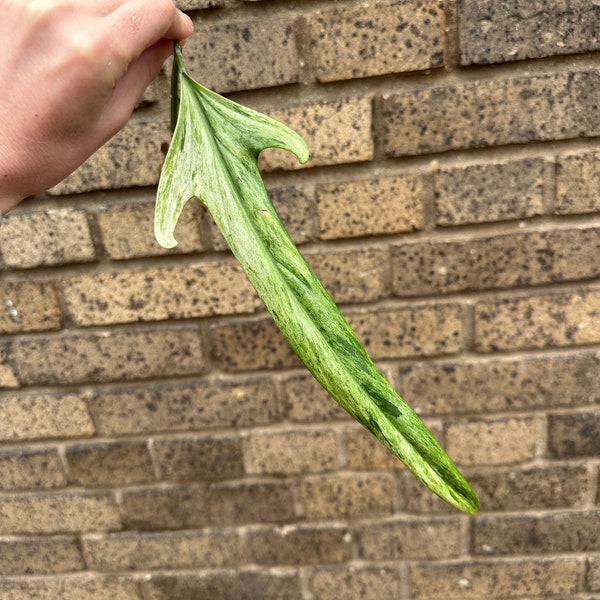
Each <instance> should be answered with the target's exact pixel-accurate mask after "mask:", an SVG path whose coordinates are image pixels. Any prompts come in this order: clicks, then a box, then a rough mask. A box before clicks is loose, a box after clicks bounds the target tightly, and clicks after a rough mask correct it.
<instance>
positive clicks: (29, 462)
mask: <svg viewBox="0 0 600 600" xmlns="http://www.w3.org/2000/svg"><path fill="white" fill-rule="evenodd" d="M66 484H67V476H66V474H65V471H64V469H63V466H62V463H61V460H60V458H59V456H58V452H57V451H56V449H41V450H38V449H36V450H32V449H22V448H11V449H6V450H0V490H27V489H33V490H35V489H38V490H44V489H51V488H58V487H62V486H65V485H66ZM0 562H1V561H0Z"/></svg>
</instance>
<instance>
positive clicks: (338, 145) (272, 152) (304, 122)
mask: <svg viewBox="0 0 600 600" xmlns="http://www.w3.org/2000/svg"><path fill="white" fill-rule="evenodd" d="M269 115H270V116H271V117H273V118H275V119H278V120H279V121H282V122H283V123H285V124H286V125H287V126H288V127H291V128H292V129H293V130H294V131H297V132H298V133H299V134H300V135H301V136H302V137H303V138H304V139H305V140H306V143H307V144H308V148H309V150H310V156H311V158H310V159H309V160H308V162H307V163H306V164H305V165H301V164H300V163H299V162H298V160H297V159H296V157H295V156H293V155H291V154H290V153H289V152H285V151H284V150H277V149H269V150H265V151H264V152H263V153H262V154H261V156H260V160H259V165H260V166H261V168H263V169H265V170H266V171H273V170H276V169H286V170H293V169H300V168H306V167H321V166H325V165H337V164H346V163H356V162H363V161H368V160H372V158H373V156H374V144H373V139H372V137H371V128H372V120H373V115H372V108H371V98H347V99H341V100H335V101H326V102H320V103H314V104H307V105H305V106H293V107H290V108H283V109H279V110H273V111H269Z"/></svg>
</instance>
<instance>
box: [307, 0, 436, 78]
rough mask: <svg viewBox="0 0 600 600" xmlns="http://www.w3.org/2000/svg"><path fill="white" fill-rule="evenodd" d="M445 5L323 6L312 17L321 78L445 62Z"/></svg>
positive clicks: (366, 74)
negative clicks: (323, 7) (333, 7)
mask: <svg viewBox="0 0 600 600" xmlns="http://www.w3.org/2000/svg"><path fill="white" fill-rule="evenodd" d="M443 16H444V13H443V9H442V4H441V3H440V2H438V1H437V0H426V1H425V2H419V3H417V4H415V3H414V2H407V1H405V0H403V1H401V2H392V3H390V4H387V3H386V4H382V3H378V4H377V5H368V4H367V5H363V6H357V7H350V8H345V9H334V10H331V9H330V10H322V11H318V12H316V13H315V14H314V15H311V16H310V17H309V28H310V35H311V49H312V53H313V56H314V58H315V70H316V75H317V79H318V80H319V81H335V80H338V79H355V78H358V77H372V76H376V75H386V74H388V73H401V72H405V71H421V70H425V69H430V68H433V67H440V66H441V65H442V64H443V62H444V29H443V27H444V21H443Z"/></svg>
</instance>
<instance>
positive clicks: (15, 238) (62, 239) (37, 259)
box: [0, 209, 96, 269]
mask: <svg viewBox="0 0 600 600" xmlns="http://www.w3.org/2000/svg"><path fill="white" fill-rule="evenodd" d="M0 252H1V254H2V259H3V260H4V263H5V265H6V266H7V267H12V268H15V269H32V268H34V267H52V266H57V265H64V264H68V263H85V262H90V261H93V260H94V259H95V258H96V251H95V249H94V244H93V241H92V237H91V233H90V228H89V225H88V221H87V217H86V214H85V212H84V211H81V210H72V209H54V210H47V211H43V212H42V211H36V212H23V213H13V214H10V215H8V216H7V217H5V218H3V219H2V228H1V229H0Z"/></svg>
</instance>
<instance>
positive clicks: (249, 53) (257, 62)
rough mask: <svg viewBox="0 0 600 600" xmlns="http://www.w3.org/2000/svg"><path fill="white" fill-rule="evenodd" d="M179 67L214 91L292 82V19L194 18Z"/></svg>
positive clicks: (295, 77) (294, 74)
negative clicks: (183, 66)
mask: <svg viewBox="0 0 600 600" xmlns="http://www.w3.org/2000/svg"><path fill="white" fill-rule="evenodd" d="M185 63H186V68H187V69H188V70H189V71H190V74H191V75H192V76H193V77H196V79H197V80H198V81H200V82H202V85H205V86H207V87H209V88H210V89H213V90H215V91H216V92H218V93H224V92H235V91H241V90H251V89H256V88H263V87H272V86H276V85H285V84H289V83H296V82H297V81H298V77H299V73H300V69H299V65H298V56H297V52H296V42H295V39H294V28H293V21H292V20H291V19H289V18H278V17H275V16H271V17H269V18H262V19H259V20H254V19H245V20H244V21H243V22H239V23H236V22H233V23H215V22H207V21H206V20H205V19H203V18H199V19H196V20H195V31H194V35H193V36H192V37H191V38H190V40H189V42H188V43H187V44H186V46H185Z"/></svg>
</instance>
